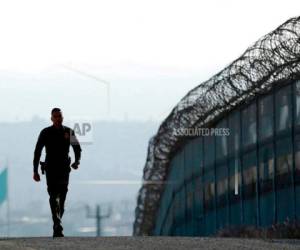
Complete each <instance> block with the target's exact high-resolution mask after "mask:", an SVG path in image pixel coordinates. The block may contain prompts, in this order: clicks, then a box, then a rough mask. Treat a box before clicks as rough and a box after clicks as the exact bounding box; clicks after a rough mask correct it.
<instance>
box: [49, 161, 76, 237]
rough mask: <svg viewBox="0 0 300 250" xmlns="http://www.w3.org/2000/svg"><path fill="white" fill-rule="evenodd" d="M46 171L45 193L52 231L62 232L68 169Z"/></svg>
mask: <svg viewBox="0 0 300 250" xmlns="http://www.w3.org/2000/svg"><path fill="white" fill-rule="evenodd" d="M48 169H49V170H47V169H46V181H47V191H48V194H49V203H50V208H51V213H52V219H53V230H54V231H56V230H59V231H62V229H63V228H62V225H61V218H62V216H63V214H64V205H65V200H66V196H67V192H68V184H69V175H70V170H71V169H70V167H65V168H61V169H51V167H48Z"/></svg>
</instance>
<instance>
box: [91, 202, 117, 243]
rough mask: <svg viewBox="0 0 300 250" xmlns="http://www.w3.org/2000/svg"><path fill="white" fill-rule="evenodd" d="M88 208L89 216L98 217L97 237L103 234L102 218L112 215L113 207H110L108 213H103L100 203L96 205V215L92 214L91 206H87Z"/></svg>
mask: <svg viewBox="0 0 300 250" xmlns="http://www.w3.org/2000/svg"><path fill="white" fill-rule="evenodd" d="M86 209H87V218H91V219H96V226H97V237H99V236H101V220H102V219H107V218H109V217H110V215H111V207H109V209H108V212H107V214H105V215H101V208H100V205H97V206H96V213H95V214H94V215H92V214H91V211H90V207H89V206H86Z"/></svg>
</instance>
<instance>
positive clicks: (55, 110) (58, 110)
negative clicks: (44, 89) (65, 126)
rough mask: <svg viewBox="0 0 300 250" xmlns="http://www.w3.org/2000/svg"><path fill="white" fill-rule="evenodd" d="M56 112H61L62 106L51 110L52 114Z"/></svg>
mask: <svg viewBox="0 0 300 250" xmlns="http://www.w3.org/2000/svg"><path fill="white" fill-rule="evenodd" d="M54 112H61V110H60V108H53V109H52V110H51V115H53V113H54Z"/></svg>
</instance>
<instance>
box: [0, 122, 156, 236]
mask: <svg viewBox="0 0 300 250" xmlns="http://www.w3.org/2000/svg"><path fill="white" fill-rule="evenodd" d="M49 125H50V123H49V122H46V121H43V120H39V119H33V120H32V121H30V122H18V123H0V137H1V138H2V140H1V141H0V152H1V155H0V170H2V169H3V168H5V167H8V171H9V178H8V180H9V191H8V194H9V197H8V201H5V202H4V203H2V204H1V205H0V237H5V236H8V235H9V236H13V237H25V236H49V235H51V233H52V219H51V212H50V207H49V202H48V199H49V196H48V193H47V190H46V181H45V177H44V176H41V177H42V180H41V182H40V183H36V182H34V181H33V180H32V156H33V149H34V146H35V143H36V139H37V136H38V134H39V131H40V130H41V129H42V128H44V127H46V126H49ZM156 130H157V123H155V122H149V121H148V122H137V121H134V122H133V121H124V122H109V121H103V122H101V121H99V122H96V123H93V141H92V143H91V144H88V145H82V148H83V157H82V161H81V165H80V167H79V169H78V170H77V171H74V170H72V172H71V176H70V184H69V191H68V195H67V200H66V211H65V214H64V217H63V219H62V221H63V225H64V232H65V235H67V236H96V234H97V223H96V219H95V216H96V215H95V213H96V206H97V205H99V206H100V208H101V214H107V213H108V211H109V210H111V213H110V215H109V217H108V218H104V219H102V220H101V223H100V225H101V226H100V232H101V235H103V236H128V235H132V227H133V221H134V210H135V206H136V197H137V192H138V189H139V188H140V185H141V180H142V173H143V167H144V163H145V157H146V152H147V145H148V140H149V138H150V137H151V136H152V135H153V134H154V133H155V132H156ZM70 150H71V152H70V155H71V157H73V152H72V149H70ZM42 157H43V156H42ZM8 208H9V211H8ZM88 214H89V217H88ZM8 221H9V225H8Z"/></svg>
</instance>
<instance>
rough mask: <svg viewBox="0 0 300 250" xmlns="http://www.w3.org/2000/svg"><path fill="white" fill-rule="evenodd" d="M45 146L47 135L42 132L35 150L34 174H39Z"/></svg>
mask: <svg viewBox="0 0 300 250" xmlns="http://www.w3.org/2000/svg"><path fill="white" fill-rule="evenodd" d="M44 146H45V135H44V130H42V131H41V132H40V135H39V137H38V140H37V143H36V146H35V150H34V157H33V172H34V173H38V168H39V163H40V158H41V154H42V150H43V147H44Z"/></svg>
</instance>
